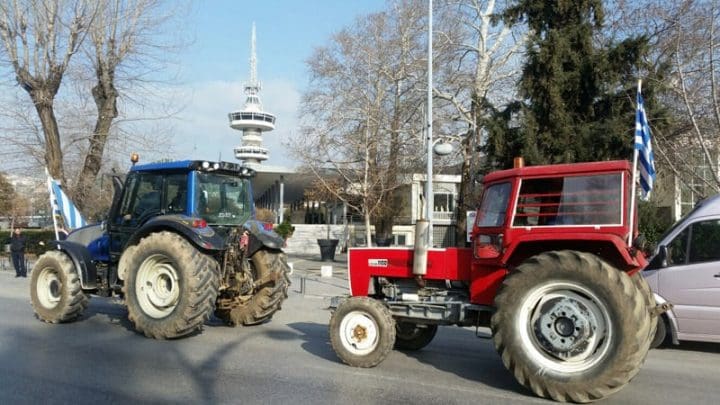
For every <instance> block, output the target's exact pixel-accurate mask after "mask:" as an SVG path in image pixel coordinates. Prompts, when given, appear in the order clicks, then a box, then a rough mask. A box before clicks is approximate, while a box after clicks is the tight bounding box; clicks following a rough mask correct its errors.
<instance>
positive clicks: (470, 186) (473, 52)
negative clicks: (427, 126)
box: [433, 0, 526, 244]
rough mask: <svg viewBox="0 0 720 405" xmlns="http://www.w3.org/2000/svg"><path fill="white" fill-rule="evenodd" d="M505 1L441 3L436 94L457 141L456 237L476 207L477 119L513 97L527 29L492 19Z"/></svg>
mask: <svg viewBox="0 0 720 405" xmlns="http://www.w3.org/2000/svg"><path fill="white" fill-rule="evenodd" d="M505 7H506V2H505V1H495V0H447V1H445V2H442V3H441V4H440V10H439V13H438V14H439V17H440V18H439V24H438V26H439V28H438V32H436V33H435V35H436V37H438V41H437V42H436V43H437V44H438V45H437V52H436V57H435V59H436V61H438V62H439V63H438V68H437V72H438V74H437V76H438V78H437V80H436V81H435V86H434V89H433V90H434V94H435V98H437V99H438V101H439V104H440V106H439V109H440V111H443V112H444V115H442V116H441V117H442V118H443V119H444V120H445V121H446V122H455V123H456V125H455V126H454V132H449V133H446V135H445V136H446V137H447V138H448V140H449V141H451V142H454V143H456V144H457V145H459V146H460V148H459V155H460V159H461V160H462V169H461V171H462V180H461V187H460V193H459V198H458V204H457V205H456V207H457V211H458V212H457V216H456V217H457V224H458V226H457V231H458V232H457V236H458V237H457V241H458V243H460V244H462V243H464V242H463V241H464V240H465V238H464V234H465V212H466V211H467V210H470V209H474V208H476V207H475V204H476V203H477V202H476V197H477V196H476V193H475V187H474V177H475V174H476V172H477V171H478V170H479V168H480V159H478V158H477V156H478V147H479V146H481V145H482V144H483V142H484V140H483V128H482V127H481V126H480V125H478V122H480V121H481V119H482V118H483V117H482V115H483V114H484V113H485V111H487V110H488V109H487V108H483V105H491V106H494V107H501V106H503V105H505V104H507V103H508V102H510V101H512V100H514V99H515V89H516V80H517V78H518V76H519V74H520V72H521V69H522V66H521V63H520V62H521V60H520V59H521V57H522V54H523V52H524V40H525V38H526V33H525V32H524V28H523V27H522V26H516V27H510V26H508V25H505V24H502V22H501V21H494V17H495V15H497V14H500V13H502V11H503V9H504V8H505Z"/></svg>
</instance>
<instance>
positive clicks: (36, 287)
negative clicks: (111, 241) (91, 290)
mask: <svg viewBox="0 0 720 405" xmlns="http://www.w3.org/2000/svg"><path fill="white" fill-rule="evenodd" d="M30 301H31V304H32V307H33V310H34V311H35V315H37V317H38V319H40V320H42V321H45V322H49V323H60V322H70V321H74V320H75V319H77V318H78V317H79V316H80V315H81V314H82V312H83V311H84V310H85V308H87V306H88V297H87V295H85V293H84V292H83V290H82V288H81V286H80V278H79V277H78V274H77V271H76V270H75V266H74V265H73V262H72V260H70V258H69V257H68V256H67V255H66V254H65V253H63V252H61V251H57V250H53V251H49V252H46V253H44V254H43V255H42V256H40V258H38V261H37V262H36V263H35V266H33V271H32V275H31V277H30Z"/></svg>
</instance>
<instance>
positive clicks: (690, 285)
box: [643, 194, 720, 347]
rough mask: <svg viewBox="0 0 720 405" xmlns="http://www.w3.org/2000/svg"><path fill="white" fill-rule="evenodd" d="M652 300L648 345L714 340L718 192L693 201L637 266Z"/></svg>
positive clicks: (719, 280)
mask: <svg viewBox="0 0 720 405" xmlns="http://www.w3.org/2000/svg"><path fill="white" fill-rule="evenodd" d="M643 275H644V276H645V279H646V280H647V282H648V284H650V288H651V289H652V291H653V293H654V295H655V301H656V303H657V304H663V303H668V302H669V303H671V304H672V305H673V306H672V308H671V309H670V310H669V311H667V312H665V313H664V314H663V315H662V316H660V317H658V328H657V333H656V335H655V339H654V340H653V343H652V347H658V346H660V345H661V344H662V343H663V342H665V341H666V340H670V341H671V342H672V343H674V344H678V343H679V341H681V340H694V341H703V342H720V194H718V195H715V196H713V197H710V198H707V199H705V200H703V201H701V202H700V203H698V204H697V205H696V206H695V208H694V209H693V210H692V211H691V212H690V213H688V214H687V215H686V216H684V217H683V218H682V219H681V220H680V221H678V222H677V223H676V224H675V225H673V227H672V228H670V230H668V231H667V232H666V233H665V235H664V236H663V237H662V238H661V239H660V242H659V243H658V247H657V249H656V250H655V254H654V256H653V257H652V259H651V260H650V264H649V265H648V266H647V267H646V268H645V269H644V270H643Z"/></svg>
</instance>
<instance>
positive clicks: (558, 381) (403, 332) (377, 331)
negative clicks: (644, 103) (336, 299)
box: [330, 161, 659, 402]
mask: <svg viewBox="0 0 720 405" xmlns="http://www.w3.org/2000/svg"><path fill="white" fill-rule="evenodd" d="M631 179H632V176H631V166H630V164H629V163H628V162H626V161H609V162H595V163H577V164H561V165H551V166H534V167H518V168H514V169H509V170H503V171H498V172H495V173H491V174H489V175H487V176H486V177H485V178H484V179H483V183H484V190H485V191H484V194H483V198H482V203H481V204H480V208H479V209H478V211H477V215H476V221H475V224H474V226H473V229H472V247H470V248H444V249H427V253H426V255H424V254H422V253H423V252H421V254H418V249H415V251H414V250H413V249H412V248H353V249H350V251H349V254H348V275H349V282H350V294H351V297H350V298H347V299H345V300H341V302H340V303H339V305H337V307H336V309H335V311H334V312H333V314H332V317H331V319H330V337H331V342H332V346H333V349H334V350H335V352H336V353H337V355H338V356H339V357H340V359H342V361H343V362H345V363H347V364H349V365H351V366H355V367H373V366H375V365H377V364H379V363H380V362H382V361H383V359H384V358H385V357H386V356H387V355H388V353H389V352H390V350H391V349H392V348H393V347H395V348H397V349H401V350H419V349H421V348H423V347H425V346H426V345H427V344H428V343H430V341H431V340H432V339H433V337H434V336H435V333H436V332H437V328H438V325H458V326H462V327H468V326H475V327H479V326H489V327H490V328H491V330H492V339H493V341H494V343H495V348H496V349H497V351H498V353H499V354H500V355H501V356H502V360H503V363H504V364H505V366H506V367H507V368H508V370H510V372H511V373H512V374H513V375H514V376H515V377H516V378H517V380H518V381H519V382H520V383H521V384H522V385H524V386H525V387H527V388H529V389H530V390H532V391H533V392H534V393H535V394H536V395H538V396H541V397H549V398H552V399H554V400H557V401H572V402H590V401H593V400H596V399H600V398H603V397H605V396H607V395H609V394H611V393H613V392H615V391H618V390H619V389H620V388H622V387H623V386H624V385H625V384H627V383H628V382H629V381H630V380H631V379H632V378H633V377H634V376H635V375H636V374H637V372H638V371H639V369H640V367H641V365H642V364H643V362H644V360H645V356H646V354H647V351H648V347H649V345H650V341H651V338H652V336H653V335H654V333H655V330H654V329H655V327H656V320H655V316H657V313H658V312H659V309H655V308H654V307H655V304H654V301H653V299H652V295H651V293H650V290H649V288H648V286H647V283H646V282H645V281H644V279H643V278H642V277H641V276H640V274H638V271H639V270H640V269H641V268H642V267H644V266H645V265H646V260H645V257H644V255H643V254H642V253H641V252H640V251H639V250H638V249H636V248H635V247H633V246H630V245H629V244H628V240H629V239H630V233H631V229H630V228H631V225H629V224H631V223H633V222H634V223H635V224H636V223H637V222H636V221H630V219H631V218H630V213H629V211H630V209H629V207H630V201H631V200H630V199H631V196H630V191H629V190H630V185H631V181H632V180H631ZM633 228H635V229H632V233H633V236H635V235H636V234H637V231H636V226H635V227H633ZM416 245H417V244H416ZM420 250H422V249H420ZM418 264H420V265H418Z"/></svg>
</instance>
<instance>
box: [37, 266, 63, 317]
mask: <svg viewBox="0 0 720 405" xmlns="http://www.w3.org/2000/svg"><path fill="white" fill-rule="evenodd" d="M35 291H36V293H37V298H38V301H40V304H41V305H42V306H43V307H45V308H47V309H52V308H55V307H56V306H58V304H59V303H60V299H61V298H62V294H61V292H62V281H61V280H60V277H59V276H58V272H57V270H55V269H54V268H52V267H46V268H44V269H42V270H40V274H38V278H37V283H36V284H35Z"/></svg>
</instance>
